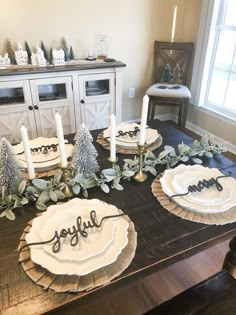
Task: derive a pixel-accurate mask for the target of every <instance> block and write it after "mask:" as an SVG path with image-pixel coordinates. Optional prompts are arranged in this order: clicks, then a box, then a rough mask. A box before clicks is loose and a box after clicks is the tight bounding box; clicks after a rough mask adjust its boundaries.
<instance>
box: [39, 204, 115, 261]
mask: <svg viewBox="0 0 236 315" xmlns="http://www.w3.org/2000/svg"><path fill="white" fill-rule="evenodd" d="M94 207H95V208H96V214H97V220H96V221H97V222H100V221H101V218H102V217H104V216H107V215H109V212H108V211H106V210H103V209H101V208H100V207H99V204H98V205H94ZM91 210H92V209H91ZM89 212H90V209H87V208H86V209H85V208H81V209H78V211H77V209H76V211H75V209H73V208H72V209H65V208H64V209H63V210H62V211H59V212H57V213H55V214H54V215H52V216H51V217H49V218H48V219H47V220H46V221H44V224H43V227H42V230H41V231H40V238H41V240H42V241H46V240H50V239H51V238H52V237H53V235H54V232H55V231H61V230H62V229H63V228H65V227H72V226H73V225H76V219H77V217H78V216H81V217H82V218H83V221H84V222H87V221H89V219H90V218H89ZM115 228H116V226H115V224H114V221H113V220H105V221H104V222H103V224H102V227H101V228H95V227H94V228H92V229H89V230H88V237H82V236H79V242H78V244H77V245H76V246H73V247H72V246H71V245H70V242H69V239H70V238H68V237H67V238H65V239H63V240H62V244H61V250H60V251H59V252H58V253H54V252H52V245H51V244H50V245H49V244H45V245H43V248H44V250H45V251H46V252H47V253H49V254H51V255H53V256H55V257H56V258H57V259H59V260H74V261H82V260H85V259H88V258H90V257H92V256H96V255H98V254H101V253H102V252H103V251H104V250H105V249H106V248H107V247H108V246H109V245H110V244H111V243H112V241H113V238H114V235H115Z"/></svg>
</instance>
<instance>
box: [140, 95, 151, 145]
mask: <svg viewBox="0 0 236 315" xmlns="http://www.w3.org/2000/svg"><path fill="white" fill-rule="evenodd" d="M148 103H149V97H148V96H147V95H145V96H144V98H143V105H142V114H141V126H140V136H139V145H144V143H145V135H146V126H147V114H148Z"/></svg>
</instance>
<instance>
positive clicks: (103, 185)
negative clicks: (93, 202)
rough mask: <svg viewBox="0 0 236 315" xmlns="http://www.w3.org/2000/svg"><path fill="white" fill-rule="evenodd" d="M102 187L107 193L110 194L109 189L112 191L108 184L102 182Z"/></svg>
mask: <svg viewBox="0 0 236 315" xmlns="http://www.w3.org/2000/svg"><path fill="white" fill-rule="evenodd" d="M101 188H102V190H103V191H104V192H105V193H106V194H108V193H109V191H110V189H109V187H108V185H107V184H104V183H102V184H101Z"/></svg>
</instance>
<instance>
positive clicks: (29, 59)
mask: <svg viewBox="0 0 236 315" xmlns="http://www.w3.org/2000/svg"><path fill="white" fill-rule="evenodd" d="M25 50H26V52H27V55H28V62H29V63H32V60H31V54H32V53H31V50H30V47H29V45H28V43H27V41H25Z"/></svg>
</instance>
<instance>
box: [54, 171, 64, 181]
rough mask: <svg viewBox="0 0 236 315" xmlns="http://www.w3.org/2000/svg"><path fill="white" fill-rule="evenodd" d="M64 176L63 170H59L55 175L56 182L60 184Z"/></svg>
mask: <svg viewBox="0 0 236 315" xmlns="http://www.w3.org/2000/svg"><path fill="white" fill-rule="evenodd" d="M62 175H63V172H62V170H61V169H58V170H57V171H56V173H55V175H54V181H55V182H56V183H57V184H59V183H60V180H61V178H62Z"/></svg>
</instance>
